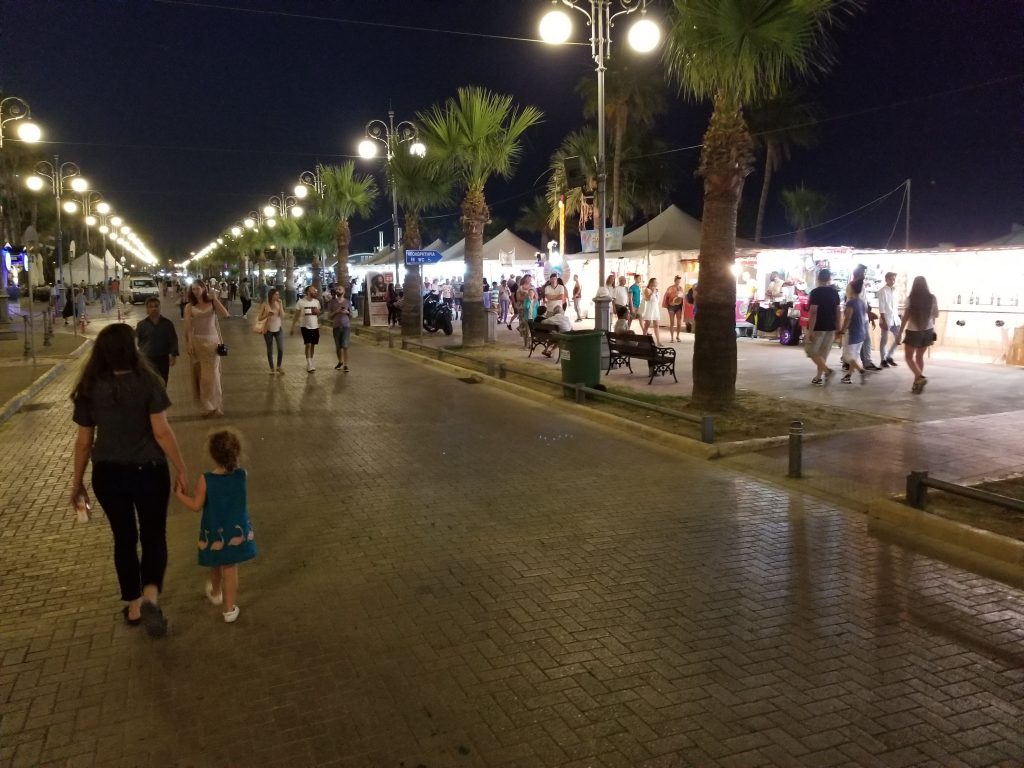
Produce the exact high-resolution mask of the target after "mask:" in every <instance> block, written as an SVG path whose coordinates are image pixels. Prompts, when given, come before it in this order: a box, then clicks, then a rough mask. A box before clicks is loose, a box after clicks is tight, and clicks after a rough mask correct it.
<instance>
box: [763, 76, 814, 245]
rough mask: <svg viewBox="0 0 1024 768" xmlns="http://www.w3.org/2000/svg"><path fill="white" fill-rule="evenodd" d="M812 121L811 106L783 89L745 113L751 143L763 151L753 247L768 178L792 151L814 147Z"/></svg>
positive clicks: (794, 91)
mask: <svg viewBox="0 0 1024 768" xmlns="http://www.w3.org/2000/svg"><path fill="white" fill-rule="evenodd" d="M814 120H815V109H814V106H813V105H812V104H810V103H809V102H808V101H807V99H806V97H805V96H804V94H803V93H802V92H801V91H800V90H799V89H797V88H786V89H785V90H783V91H781V92H780V93H779V94H778V95H776V96H774V97H772V98H770V99H767V100H765V101H763V102H761V103H760V104H755V105H754V106H752V107H750V109H748V110H747V123H748V124H749V126H750V130H751V131H752V132H753V137H754V143H755V145H760V146H761V147H763V148H764V178H763V179H762V181H761V199H760V200H759V201H758V204H757V223H756V224H755V225H754V242H755V243H760V242H761V234H762V232H763V231H764V212H765V208H767V205H768V188H769V187H770V186H771V183H772V176H773V175H774V174H775V172H776V171H778V170H779V168H781V167H782V163H783V162H784V161H786V160H789V153H790V150H791V149H792V148H793V147H809V146H811V145H813V144H814V141H815V136H814Z"/></svg>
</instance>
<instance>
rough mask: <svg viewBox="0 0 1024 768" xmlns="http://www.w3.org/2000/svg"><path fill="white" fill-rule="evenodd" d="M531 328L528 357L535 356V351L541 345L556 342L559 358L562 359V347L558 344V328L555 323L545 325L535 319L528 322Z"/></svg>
mask: <svg viewBox="0 0 1024 768" xmlns="http://www.w3.org/2000/svg"><path fill="white" fill-rule="evenodd" d="M527 325H528V326H529V328H530V354H528V355H527V357H533V351H534V350H535V349H536V348H537V347H540V346H543V345H545V344H554V345H555V346H557V347H558V357H557V358H556V359H557V360H561V359H562V348H561V345H559V344H558V337H557V336H556V335H555V334H557V333H558V329H557V328H555V327H554V326H553V325H544V324H543V323H538V322H536V321H534V320H530V321H529V322H527Z"/></svg>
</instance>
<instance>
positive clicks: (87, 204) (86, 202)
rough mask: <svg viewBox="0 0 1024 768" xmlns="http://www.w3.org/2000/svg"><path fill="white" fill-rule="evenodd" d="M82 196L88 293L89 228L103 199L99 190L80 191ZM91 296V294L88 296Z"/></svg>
mask: <svg viewBox="0 0 1024 768" xmlns="http://www.w3.org/2000/svg"><path fill="white" fill-rule="evenodd" d="M81 198H82V221H83V222H84V223H85V227H84V229H85V283H86V287H87V291H88V293H87V294H86V295H89V293H91V292H92V258H91V256H92V243H91V242H90V238H89V229H90V228H91V227H94V226H96V216H95V215H94V212H98V211H97V206H98V205H99V203H100V201H102V200H103V196H102V195H100V193H99V192H93V191H85V192H82V193H81ZM90 298H91V296H90Z"/></svg>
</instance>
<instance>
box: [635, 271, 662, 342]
mask: <svg viewBox="0 0 1024 768" xmlns="http://www.w3.org/2000/svg"><path fill="white" fill-rule="evenodd" d="M660 319H661V295H660V294H659V293H658V278H656V277H652V278H651V279H650V280H648V281H647V287H646V288H644V293H643V301H642V302H641V305H640V332H641V333H643V334H646V333H647V331H648V329H649V328H650V327H651V326H652V325H653V326H654V343H655V344H657V345H659V346H660V345H661V333H660V331H659V330H658V321H659V320H660Z"/></svg>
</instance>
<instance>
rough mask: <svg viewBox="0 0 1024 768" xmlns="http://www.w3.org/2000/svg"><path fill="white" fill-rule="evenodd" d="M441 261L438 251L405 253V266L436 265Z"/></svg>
mask: <svg viewBox="0 0 1024 768" xmlns="http://www.w3.org/2000/svg"><path fill="white" fill-rule="evenodd" d="M440 260H441V253H440V252H439V251H406V252H405V266H407V267H409V266H412V265H414V264H437V262H439V261H440Z"/></svg>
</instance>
